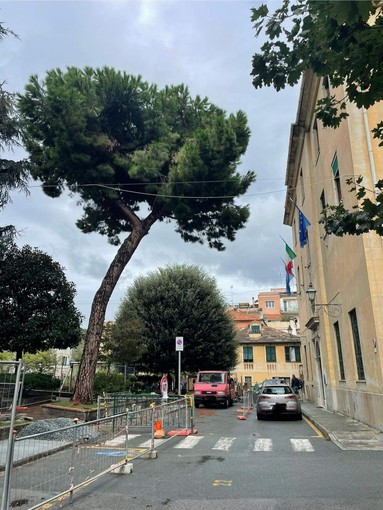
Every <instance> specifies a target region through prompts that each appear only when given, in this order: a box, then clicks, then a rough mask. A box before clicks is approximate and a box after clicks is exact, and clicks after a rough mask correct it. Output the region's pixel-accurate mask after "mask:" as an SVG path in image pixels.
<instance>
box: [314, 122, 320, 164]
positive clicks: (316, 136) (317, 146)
mask: <svg viewBox="0 0 383 510" xmlns="http://www.w3.org/2000/svg"><path fill="white" fill-rule="evenodd" d="M313 134H314V147H315V149H316V156H315V164H317V162H318V158H319V154H320V145H319V134H318V122H317V119H315V120H314V124H313ZM315 149H314V152H315Z"/></svg>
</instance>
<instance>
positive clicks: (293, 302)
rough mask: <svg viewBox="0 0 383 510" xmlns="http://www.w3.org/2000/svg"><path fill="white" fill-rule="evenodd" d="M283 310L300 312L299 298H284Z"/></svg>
mask: <svg viewBox="0 0 383 510" xmlns="http://www.w3.org/2000/svg"><path fill="white" fill-rule="evenodd" d="M282 311H283V312H291V313H294V312H298V301H297V299H283V300H282Z"/></svg>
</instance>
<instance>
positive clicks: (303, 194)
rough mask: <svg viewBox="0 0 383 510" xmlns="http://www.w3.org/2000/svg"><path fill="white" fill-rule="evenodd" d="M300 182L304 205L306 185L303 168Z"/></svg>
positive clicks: (300, 173)
mask: <svg viewBox="0 0 383 510" xmlns="http://www.w3.org/2000/svg"><path fill="white" fill-rule="evenodd" d="M299 182H300V186H301V195H302V204H303V202H304V201H305V183H304V180H303V170H302V168H301V171H300V172H299Z"/></svg>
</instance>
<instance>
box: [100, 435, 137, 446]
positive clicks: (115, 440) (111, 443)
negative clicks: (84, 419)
mask: <svg viewBox="0 0 383 510" xmlns="http://www.w3.org/2000/svg"><path fill="white" fill-rule="evenodd" d="M140 435H141V434H129V436H128V441H129V440H130V439H134V438H135V437H139V436H140ZM125 441H126V435H125V434H122V435H121V436H117V437H114V438H113V439H109V440H108V441H105V443H104V444H105V445H106V446H117V445H120V444H124V443H125Z"/></svg>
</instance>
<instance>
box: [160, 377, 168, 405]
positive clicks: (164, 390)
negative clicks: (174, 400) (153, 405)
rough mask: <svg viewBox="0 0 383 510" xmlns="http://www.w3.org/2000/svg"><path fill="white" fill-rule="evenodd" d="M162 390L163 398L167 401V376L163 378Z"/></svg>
mask: <svg viewBox="0 0 383 510" xmlns="http://www.w3.org/2000/svg"><path fill="white" fill-rule="evenodd" d="M160 389H161V394H162V398H164V399H166V398H168V378H167V377H166V375H163V376H162V379H161V382H160Z"/></svg>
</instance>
